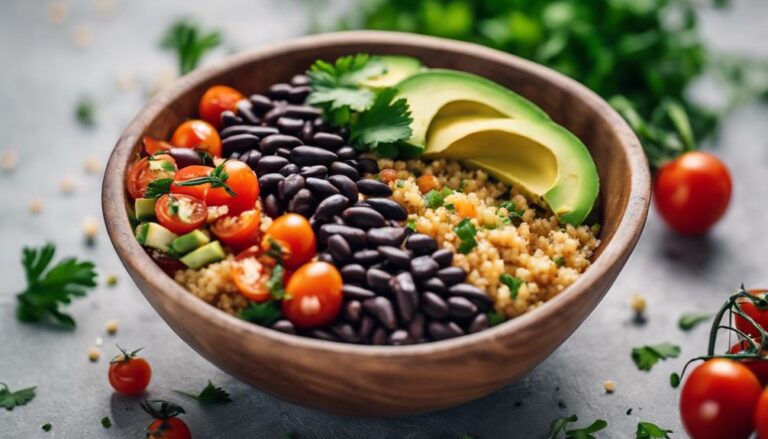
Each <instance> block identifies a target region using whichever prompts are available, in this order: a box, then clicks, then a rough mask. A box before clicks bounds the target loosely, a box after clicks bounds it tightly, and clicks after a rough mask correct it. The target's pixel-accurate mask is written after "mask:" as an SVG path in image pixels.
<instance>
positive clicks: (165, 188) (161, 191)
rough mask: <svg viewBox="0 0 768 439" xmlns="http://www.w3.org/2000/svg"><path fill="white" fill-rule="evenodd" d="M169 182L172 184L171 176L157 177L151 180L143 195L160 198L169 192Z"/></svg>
mask: <svg viewBox="0 0 768 439" xmlns="http://www.w3.org/2000/svg"><path fill="white" fill-rule="evenodd" d="M171 184H173V179H172V178H158V179H157V180H153V181H151V182H150V183H149V185H148V186H147V190H146V191H145V192H144V197H145V198H160V197H162V196H163V195H165V194H168V193H170V192H171Z"/></svg>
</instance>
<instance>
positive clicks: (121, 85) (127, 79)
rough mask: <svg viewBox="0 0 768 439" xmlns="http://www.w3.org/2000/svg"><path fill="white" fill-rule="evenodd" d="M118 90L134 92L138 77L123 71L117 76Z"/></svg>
mask: <svg viewBox="0 0 768 439" xmlns="http://www.w3.org/2000/svg"><path fill="white" fill-rule="evenodd" d="M117 88H118V90H120V91H125V92H128V91H132V90H134V89H135V88H136V75H135V74H134V73H133V72H129V71H125V70H124V71H121V72H119V73H118V74H117Z"/></svg>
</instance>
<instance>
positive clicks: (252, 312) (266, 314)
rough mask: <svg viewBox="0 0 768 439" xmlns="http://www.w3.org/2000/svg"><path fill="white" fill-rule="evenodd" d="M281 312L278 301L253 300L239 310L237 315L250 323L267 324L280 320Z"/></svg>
mask: <svg viewBox="0 0 768 439" xmlns="http://www.w3.org/2000/svg"><path fill="white" fill-rule="evenodd" d="M282 316H283V312H282V310H281V309H280V302H278V301H275V300H268V301H266V302H262V303H256V302H253V303H251V304H250V305H248V306H247V307H245V308H243V309H242V310H241V311H240V314H239V317H240V318H241V319H243V320H247V321H249V322H251V323H256V324H257V325H261V326H269V325H271V324H273V323H275V322H276V321H278V320H280V318H281V317H282Z"/></svg>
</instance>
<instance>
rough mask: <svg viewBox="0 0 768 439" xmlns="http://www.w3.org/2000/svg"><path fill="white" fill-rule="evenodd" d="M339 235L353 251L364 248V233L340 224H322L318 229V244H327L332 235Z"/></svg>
mask: <svg viewBox="0 0 768 439" xmlns="http://www.w3.org/2000/svg"><path fill="white" fill-rule="evenodd" d="M336 234H339V235H341V236H343V237H344V239H346V240H347V243H349V246H350V247H352V248H353V249H359V248H363V247H365V242H366V240H365V232H363V231H362V230H360V229H357V228H354V227H349V226H345V225H342V224H324V225H323V226H321V227H320V234H319V235H320V242H323V243H325V242H328V238H330V237H331V236H332V235H336Z"/></svg>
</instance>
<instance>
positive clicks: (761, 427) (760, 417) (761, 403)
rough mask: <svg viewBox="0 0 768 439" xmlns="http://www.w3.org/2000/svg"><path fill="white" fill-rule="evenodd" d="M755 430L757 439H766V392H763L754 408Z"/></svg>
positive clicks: (767, 418) (767, 403) (767, 410)
mask: <svg viewBox="0 0 768 439" xmlns="http://www.w3.org/2000/svg"><path fill="white" fill-rule="evenodd" d="M755 429H756V430H757V437H758V439H766V438H768V390H763V393H762V394H761V395H760V399H759V400H758V401H757V407H756V408H755Z"/></svg>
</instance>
